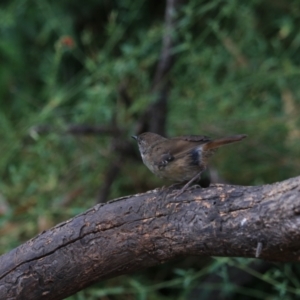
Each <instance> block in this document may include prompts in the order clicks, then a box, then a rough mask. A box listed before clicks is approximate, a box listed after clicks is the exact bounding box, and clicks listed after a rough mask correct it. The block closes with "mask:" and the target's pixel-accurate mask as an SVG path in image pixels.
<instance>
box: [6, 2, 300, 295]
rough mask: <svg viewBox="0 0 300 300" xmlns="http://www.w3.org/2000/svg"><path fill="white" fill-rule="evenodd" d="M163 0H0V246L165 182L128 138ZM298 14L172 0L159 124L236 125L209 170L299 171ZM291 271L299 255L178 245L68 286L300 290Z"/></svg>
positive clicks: (218, 128) (147, 87)
mask: <svg viewBox="0 0 300 300" xmlns="http://www.w3.org/2000/svg"><path fill="white" fill-rule="evenodd" d="M165 6H166V3H165V1H156V0H155V1H154V0H152V1H150V0H144V1H142V0H139V1H131V0H122V1H112V0H110V1H108V0H97V1H96V0H87V1H85V2H82V1H78V0H72V1H71V0H62V1H46V0H38V1H37V0H9V1H8V0H2V1H1V4H0V138H1V143H0V153H1V156H0V172H1V173H0V176H1V181H0V223H1V227H0V232H1V235H0V252H1V253H5V252H7V251H9V250H10V249H12V248H14V247H16V246H18V245H20V244H21V243H23V242H25V241H26V240H28V239H30V238H31V237H33V236H35V235H36V234H38V233H39V232H41V231H42V230H45V229H48V228H50V227H52V226H54V225H55V224H57V223H59V222H61V221H63V220H66V219H68V218H71V217H73V216H75V215H76V214H79V213H81V212H83V211H85V210H86V209H88V208H90V207H91V206H93V205H95V204H96V203H97V202H104V201H106V200H109V199H113V198H115V197H119V196H124V195H127V194H134V193H137V192H143V191H146V190H148V189H151V188H154V187H158V186H162V185H164V184H167V183H166V182H162V181H161V180H159V179H157V178H155V177H154V175H152V174H151V173H150V172H149V171H148V170H147V169H146V167H145V166H144V165H143V164H142V162H141V159H140V158H139V157H138V152H137V147H136V145H135V143H134V141H131V139H130V136H131V135H132V134H136V133H138V132H139V131H141V129H148V130H149V128H151V126H150V125H149V124H148V123H147V121H148V120H147V118H146V117H145V112H147V110H148V109H149V107H151V105H153V104H155V103H156V102H157V101H158V99H159V93H160V92H159V89H158V90H155V89H154V88H153V82H154V76H155V74H156V70H157V64H158V60H159V57H160V55H161V49H162V39H163V35H164V33H165V32H166V31H165ZM299 28H300V2H299V0H290V1H284V0H273V1H271V0H269V1H267V0H265V1H259V0H249V1H238V0H232V1H221V0H210V1H199V0H186V1H183V2H182V3H180V5H179V6H178V8H177V10H176V22H174V27H173V31H172V32H171V33H170V36H171V38H172V40H173V45H172V49H171V52H172V55H174V60H173V64H172V67H171V68H170V69H169V70H168V71H167V72H166V74H165V75H164V77H163V79H162V80H161V84H162V85H166V86H167V90H168V93H167V95H166V97H165V103H166V104H167V105H166V106H165V107H164V108H165V110H163V120H160V121H159V120H157V122H160V124H161V128H163V129H162V130H161V131H163V132H165V133H166V135H168V136H175V135H180V134H205V135H208V136H211V137H222V136H225V135H229V134H239V133H246V134H248V138H247V139H246V140H244V141H243V142H241V143H239V144H236V145H234V146H228V147H224V148H223V149H221V150H220V151H218V153H217V154H216V155H215V157H214V158H213V159H212V160H211V175H212V180H213V181H222V182H228V183H232V184H240V185H259V184H267V183H272V182H276V181H281V180H284V179H287V178H290V177H293V176H297V175H298V174H299V168H300V156H299V148H300V121H299V113H300V100H299V99H300V85H299V79H300V77H299V76H300V31H299ZM157 109H158V110H159V109H160V107H158V108H157ZM161 112H162V111H155V110H152V115H151V118H152V119H153V118H154V120H155V118H156V117H157V118H159V115H161ZM147 116H148V115H147ZM141 124H142V125H141ZM214 178H216V179H215V180H214ZM299 276H300V268H299V266H298V264H271V263H265V262H262V261H255V260H249V259H237V258H235V259H232V258H230V259H229V258H206V259H204V258H197V257H189V258H185V259H181V260H178V261H175V262H170V263H167V264H165V265H163V266H158V267H154V268H150V269H148V270H145V271H144V272H138V273H135V274H132V275H128V276H121V277H117V278H114V279H111V280H107V281H104V282H101V283H98V284H95V285H93V286H92V287H91V288H88V289H86V290H83V291H81V292H79V293H77V294H76V295H74V296H72V297H70V298H68V299H73V300H77V299H78V300H79V299H80V300H81V299H105V300H106V299H107V300H110V299H128V300H129V299H161V300H166V299H182V300H183V299H272V300H273V299H299V295H300V289H299V288H300V282H299Z"/></svg>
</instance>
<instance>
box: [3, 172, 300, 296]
mask: <svg viewBox="0 0 300 300" xmlns="http://www.w3.org/2000/svg"><path fill="white" fill-rule="evenodd" d="M170 192H172V191H171V190H170V189H168V188H166V189H156V190H153V191H149V192H147V193H144V194H138V195H133V196H128V197H124V198H120V199H117V200H115V201H113V202H109V203H106V204H98V205H96V206H95V207H93V208H92V209H90V210H88V211H87V212H85V213H83V214H81V215H78V216H76V217H75V218H73V219H71V220H68V221H66V222H64V223H61V224H59V225H57V226H56V227H54V228H52V229H50V230H48V231H45V232H43V233H41V234H40V235H38V236H37V237H35V238H33V239H32V240H29V241H28V242H26V243H25V244H23V245H21V246H19V247H18V248H16V249H14V250H12V251H11V252H9V253H7V254H5V255H3V256H1V257H0V266H1V268H0V299H10V298H11V299H28V300H29V299H56V300H57V299H63V298H65V297H67V296H69V295H72V294H74V293H75V292H77V291H79V290H81V289H83V288H85V287H87V286H88V285H90V284H92V283H93V282H95V281H98V280H101V279H105V278H109V277H114V276H117V275H120V274H126V273H130V272H133V271H136V270H140V269H144V268H147V267H150V266H154V265H158V264H161V263H163V262H166V261H169V260H171V259H174V258H176V257H178V256H189V255H200V256H239V257H255V256H257V252H258V250H257V249H258V248H259V257H260V258H262V259H266V260H272V261H282V262H288V261H300V176H299V177H296V178H292V179H289V180H286V181H283V182H280V183H275V184H272V185H265V186H254V187H251V186H250V187H243V186H232V185H223V184H218V185H214V186H211V187H209V188H207V189H201V188H194V189H191V190H188V191H186V192H185V193H183V194H182V195H181V196H180V197H178V198H177V199H174V197H173V196H172V195H170Z"/></svg>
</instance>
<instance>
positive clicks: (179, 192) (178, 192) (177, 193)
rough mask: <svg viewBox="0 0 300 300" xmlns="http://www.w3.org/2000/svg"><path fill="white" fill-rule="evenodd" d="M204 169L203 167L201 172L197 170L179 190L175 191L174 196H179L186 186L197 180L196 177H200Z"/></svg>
mask: <svg viewBox="0 0 300 300" xmlns="http://www.w3.org/2000/svg"><path fill="white" fill-rule="evenodd" d="M205 170H206V168H205V169H203V170H202V171H201V172H199V173H198V174H196V175H195V176H194V177H193V178H192V179H191V180H190V181H188V182H187V183H186V184H185V185H184V186H183V187H182V188H181V189H180V190H179V191H177V192H175V195H174V196H175V198H177V197H178V196H180V195H181V194H182V193H183V192H184V191H186V190H187V188H188V187H189V186H190V185H191V184H192V183H193V182H194V181H195V180H197V179H198V178H200V176H201V174H202V172H204V171H205Z"/></svg>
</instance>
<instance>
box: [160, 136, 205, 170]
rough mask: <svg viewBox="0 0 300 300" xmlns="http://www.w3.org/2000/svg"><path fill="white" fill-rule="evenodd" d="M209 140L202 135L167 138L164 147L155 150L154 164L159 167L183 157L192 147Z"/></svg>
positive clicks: (191, 150)
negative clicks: (155, 159) (155, 158)
mask: <svg viewBox="0 0 300 300" xmlns="http://www.w3.org/2000/svg"><path fill="white" fill-rule="evenodd" d="M209 141H211V139H210V138H209V137H207V136H203V135H183V136H179V137H175V138H172V139H169V140H168V141H165V142H164V147H162V148H160V149H159V151H157V161H156V165H157V166H158V167H159V168H160V169H161V168H164V167H166V166H167V165H168V164H169V163H171V162H172V161H174V160H177V159H180V158H183V157H185V156H186V155H187V153H189V152H190V153H192V152H193V149H195V148H197V147H198V146H200V145H202V144H205V143H207V142H209Z"/></svg>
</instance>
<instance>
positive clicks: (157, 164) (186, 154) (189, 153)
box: [132, 132, 246, 196]
mask: <svg viewBox="0 0 300 300" xmlns="http://www.w3.org/2000/svg"><path fill="white" fill-rule="evenodd" d="M245 137H246V135H245V134H239V135H233V136H229V137H225V138H220V139H215V140H212V139H210V138H209V137H207V136H204V135H183V136H179V137H174V138H170V139H168V138H165V137H163V136H161V135H158V134H156V133H152V132H144V133H142V134H140V135H138V136H132V138H134V139H135V140H136V141H137V143H138V146H139V150H140V153H141V156H142V159H143V162H144V164H145V165H146V166H147V167H148V168H149V169H150V171H151V172H153V173H154V174H155V175H157V176H158V177H160V178H164V179H168V180H171V181H174V182H186V181H188V183H187V184H186V185H185V186H184V187H183V188H182V189H181V190H180V193H179V194H181V193H182V192H183V191H184V190H185V189H186V188H187V187H188V186H189V185H190V184H191V183H192V182H194V181H195V180H197V179H198V178H199V177H200V175H201V173H202V172H203V171H204V170H205V169H206V167H207V163H208V158H209V157H210V156H212V155H213V154H214V153H215V151H216V148H218V147H220V146H223V145H226V144H230V143H234V142H238V141H240V140H242V139H244V138H245ZM179 194H178V195H179ZM178 195H177V196H178Z"/></svg>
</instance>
